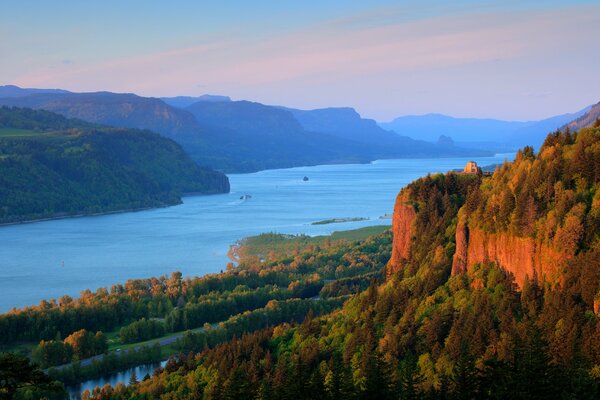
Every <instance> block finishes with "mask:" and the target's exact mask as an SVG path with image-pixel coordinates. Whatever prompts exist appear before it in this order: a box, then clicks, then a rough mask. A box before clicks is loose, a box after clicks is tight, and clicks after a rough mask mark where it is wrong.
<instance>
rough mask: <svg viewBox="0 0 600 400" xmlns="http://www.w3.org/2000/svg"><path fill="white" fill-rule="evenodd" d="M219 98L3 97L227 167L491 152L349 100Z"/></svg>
mask: <svg viewBox="0 0 600 400" xmlns="http://www.w3.org/2000/svg"><path fill="white" fill-rule="evenodd" d="M13 92H14V91H13ZM173 99H176V100H175V103H177V104H180V105H181V104H185V102H186V101H191V98H170V99H167V101H170V102H171V103H173ZM207 99H208V101H207ZM215 100H216V99H215V98H207V97H202V99H201V100H200V101H197V102H195V103H193V104H191V105H189V106H187V107H186V108H179V107H174V106H172V105H169V104H167V103H166V102H165V101H163V100H161V99H158V98H151V97H142V96H137V95H135V94H131V93H111V92H94V93H71V92H52V91H50V92H35V93H32V94H27V95H24V96H19V97H14V96H13V97H4V98H0V105H6V106H17V107H28V108H33V109H43V110H47V111H52V112H55V113H58V114H61V115H63V116H66V117H69V118H77V119H80V120H83V121H87V122H92V123H97V124H103V125H110V126H116V127H126V128H138V129H148V130H152V131H154V132H157V133H160V134H162V135H164V136H167V137H169V138H171V139H173V140H175V141H177V142H178V143H179V144H180V145H181V146H182V147H183V148H184V149H185V151H186V152H187V153H188V154H189V155H190V157H191V158H192V159H193V160H195V161H196V162H197V163H198V164H200V165H203V166H207V167H211V168H215V169H219V170H222V171H227V172H249V171H256V170H261V169H271V168H283V167H294V166H302V165H316V164H327V163H348V162H368V161H372V160H375V159H380V158H414V157H449V156H471V155H472V156H475V155H487V154H489V152H488V151H481V150H476V149H464V148H461V147H459V146H450V145H448V144H447V143H445V144H442V145H439V144H436V143H428V142H425V141H420V140H414V139H411V138H408V137H402V136H399V135H396V134H395V133H393V132H388V131H386V130H384V129H382V128H381V127H379V126H378V125H377V124H376V123H375V121H373V120H368V119H363V118H361V117H360V115H359V114H358V113H356V111H354V110H353V109H350V108H333V109H322V110H312V111H302V110H291V109H285V108H282V107H276V106H268V105H264V104H260V103H255V102H249V101H226V100H224V101H215Z"/></svg>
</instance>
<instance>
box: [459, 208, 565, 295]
mask: <svg viewBox="0 0 600 400" xmlns="http://www.w3.org/2000/svg"><path fill="white" fill-rule="evenodd" d="M566 259H568V255H566V254H562V253H561V252H559V251H557V250H555V249H553V248H552V247H551V246H549V245H547V244H545V243H540V242H536V241H535V240H534V239H533V238H531V237H526V238H522V237H516V236H512V235H509V234H508V233H488V232H484V231H483V230H481V229H479V228H473V229H470V228H469V226H468V224H467V223H466V221H465V217H464V216H462V215H461V216H460V217H459V222H458V224H457V228H456V251H455V253H454V258H453V262H452V275H456V274H460V273H464V272H466V271H467V270H468V269H469V268H470V267H472V266H474V265H476V264H480V263H486V262H493V263H495V264H496V265H498V266H500V267H502V268H504V269H505V270H507V271H509V272H511V273H512V274H513V275H514V276H515V281H516V283H517V284H518V285H519V286H522V285H523V282H524V281H525V277H526V276H529V279H537V280H546V281H554V280H555V279H556V277H557V275H558V274H557V272H558V269H559V267H560V265H561V261H564V260H566Z"/></svg>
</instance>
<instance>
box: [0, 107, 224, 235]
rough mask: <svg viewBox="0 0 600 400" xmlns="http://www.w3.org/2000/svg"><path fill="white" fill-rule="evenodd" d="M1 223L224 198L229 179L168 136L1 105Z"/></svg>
mask: <svg viewBox="0 0 600 400" xmlns="http://www.w3.org/2000/svg"><path fill="white" fill-rule="evenodd" d="M0 170H1V171H2V174H0V198H2V199H3V200H2V206H1V207H0V223H7V222H20V221H26V220H32V219H39V218H52V217H61V216H68V215H78V214H92V213H99V212H111V211H121V210H131V209H138V208H146V207H159V206H166V205H174V204H178V203H180V202H181V196H182V194H184V193H186V192H194V193H201V194H213V193H225V192H228V191H229V182H228V179H227V177H226V176H225V175H223V174H221V173H219V172H215V171H212V170H210V169H206V168H201V167H199V166H198V165H196V164H195V163H194V162H193V161H192V160H191V159H190V158H189V157H188V156H187V155H186V154H185V153H184V151H183V150H182V149H181V147H180V146H179V145H178V144H176V143H175V142H173V141H172V140H170V139H167V138H164V137H161V136H159V135H158V134H155V133H152V132H149V131H142V130H137V129H126V128H108V127H104V126H100V125H94V124H91V123H86V122H83V121H79V120H72V119H67V118H65V117H63V116H60V115H58V114H54V113H51V112H47V111H40V110H37V111H35V110H31V109H22V108H7V107H1V108H0Z"/></svg>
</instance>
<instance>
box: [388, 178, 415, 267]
mask: <svg viewBox="0 0 600 400" xmlns="http://www.w3.org/2000/svg"><path fill="white" fill-rule="evenodd" d="M409 200H410V192H409V190H406V189H405V190H403V191H401V192H400V194H399V195H398V197H397V198H396V204H395V206H394V215H393V217H392V233H393V235H394V240H393V244H392V257H391V259H390V261H389V263H388V266H387V270H386V275H387V277H389V276H391V275H392V274H394V273H396V272H398V271H399V270H400V269H401V268H402V265H403V262H404V261H405V260H407V259H408V258H409V256H410V246H411V242H412V238H413V236H414V221H415V218H416V216H417V214H416V212H415V209H414V207H413V206H412V205H411V204H410V203H409Z"/></svg>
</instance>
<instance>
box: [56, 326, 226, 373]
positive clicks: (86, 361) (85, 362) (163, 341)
mask: <svg viewBox="0 0 600 400" xmlns="http://www.w3.org/2000/svg"><path fill="white" fill-rule="evenodd" d="M218 325H219V324H218V323H214V324H211V327H213V328H215V327H217V326H218ZM203 330H204V328H196V329H191V331H192V332H201V331H203ZM185 332H187V331H183V332H178V333H175V334H173V335H172V336H169V337H166V338H159V339H155V340H149V341H147V342H143V344H139V345H137V346H134V347H130V348H128V349H127V350H119V349H117V350H113V351H109V352H108V353H105V354H98V355H97V356H93V357H89V358H85V359H83V360H81V362H80V365H81V366H82V367H85V366H88V365H90V364H92V363H93V362H94V361H101V360H102V359H103V358H104V356H106V355H108V354H110V353H113V354H119V355H120V354H125V353H127V352H130V351H132V350H133V351H137V350H139V349H141V348H142V347H148V346H154V344H155V343H158V344H159V345H160V346H161V347H163V346H167V345H170V344H173V343H175V342H176V341H177V339H179V338H181V337H182V336H183V334H184V333H185ZM71 365H72V363H68V364H63V365H58V366H56V367H52V368H54V369H59V370H60V369H63V368H66V367H68V366H71ZM48 369H49V368H48ZM48 369H46V370H45V372H48Z"/></svg>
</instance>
